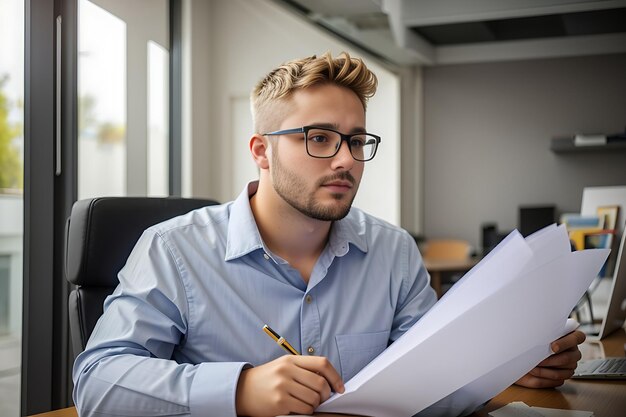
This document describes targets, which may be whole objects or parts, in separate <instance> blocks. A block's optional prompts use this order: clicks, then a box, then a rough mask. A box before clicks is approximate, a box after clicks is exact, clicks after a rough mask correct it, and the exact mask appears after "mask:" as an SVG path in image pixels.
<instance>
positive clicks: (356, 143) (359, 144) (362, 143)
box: [350, 138, 365, 148]
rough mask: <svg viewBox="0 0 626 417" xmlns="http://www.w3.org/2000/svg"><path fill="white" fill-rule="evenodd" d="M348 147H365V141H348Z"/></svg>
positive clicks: (360, 139) (358, 139)
mask: <svg viewBox="0 0 626 417" xmlns="http://www.w3.org/2000/svg"><path fill="white" fill-rule="evenodd" d="M350 146H352V147H353V148H361V147H363V146H365V141H364V140H363V138H352V139H350Z"/></svg>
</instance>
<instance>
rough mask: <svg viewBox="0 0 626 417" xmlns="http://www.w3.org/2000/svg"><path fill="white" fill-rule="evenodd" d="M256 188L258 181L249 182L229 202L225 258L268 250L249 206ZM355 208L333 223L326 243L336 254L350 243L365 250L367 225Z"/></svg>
mask: <svg viewBox="0 0 626 417" xmlns="http://www.w3.org/2000/svg"><path fill="white" fill-rule="evenodd" d="M258 188H259V182H258V181H251V182H249V183H248V184H247V185H246V187H245V188H244V189H243V191H242V192H241V193H240V194H239V196H238V197H237V199H236V200H235V201H234V202H233V203H232V206H231V209H230V219H229V222H228V238H227V242H226V256H225V260H226V261H230V260H232V259H236V258H239V257H242V256H244V255H247V254H248V253H250V252H253V251H255V250H257V249H264V250H265V251H266V252H268V250H267V249H266V248H265V245H264V244H263V240H262V239H261V234H260V233H259V228H258V227H257V224H256V221H255V219H254V215H253V214H252V209H251V208H250V197H252V196H253V195H254V194H255V193H256V191H257V189H258ZM357 211H359V210H358V209H351V210H350V213H348V215H347V216H346V217H345V218H343V219H341V220H338V221H335V222H334V223H333V226H332V228H331V231H330V238H329V247H330V249H331V250H332V251H333V252H334V254H335V255H336V256H344V255H345V254H346V253H348V247H349V244H350V243H352V244H353V245H354V246H356V247H357V248H358V249H359V250H360V251H361V252H367V249H368V245H367V238H366V236H365V233H366V226H365V222H361V221H359V220H358V218H359V217H360V216H359V215H358V214H357V213H355V212H357Z"/></svg>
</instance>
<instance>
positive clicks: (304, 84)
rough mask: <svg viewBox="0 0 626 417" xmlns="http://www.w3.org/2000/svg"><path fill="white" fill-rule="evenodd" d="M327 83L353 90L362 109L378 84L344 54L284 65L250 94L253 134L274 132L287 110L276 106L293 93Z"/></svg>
mask: <svg viewBox="0 0 626 417" xmlns="http://www.w3.org/2000/svg"><path fill="white" fill-rule="evenodd" d="M328 83H330V84H335V85H338V86H341V87H345V88H348V89H350V90H352V91H353V92H354V93H355V94H356V95H357V97H358V98H359V100H360V101H361V103H362V104H363V109H365V108H366V106H367V100H368V99H369V98H370V97H372V96H373V95H374V94H375V93H376V87H377V84H378V80H377V79H376V75H375V74H374V73H373V72H372V71H370V70H369V69H368V68H367V67H366V66H365V64H364V63H363V61H362V60H361V59H359V58H351V57H350V55H349V54H348V53H347V52H342V53H341V54H339V55H338V56H337V57H336V58H333V57H332V55H331V54H330V52H326V53H325V54H324V55H322V56H321V57H319V58H318V57H316V56H315V55H313V56H311V57H308V58H302V59H297V60H293V61H289V62H285V63H284V64H282V65H281V66H280V67H278V68H276V69H274V70H272V71H271V72H270V73H269V74H267V75H266V76H265V77H264V78H263V79H262V80H261V81H259V82H258V83H257V85H256V86H255V87H254V89H253V90H252V93H251V94H250V102H251V108H252V119H253V122H254V129H255V132H256V133H261V134H262V133H266V132H269V131H271V130H275V129H277V125H278V124H279V123H280V120H282V118H283V117H284V116H285V114H284V113H285V111H286V108H285V107H283V108H282V109H281V108H276V105H279V107H280V104H284V103H285V102H287V101H288V100H289V98H290V97H291V95H292V94H293V93H294V92H296V91H297V90H301V89H305V88H308V87H312V86H316V85H320V84H328Z"/></svg>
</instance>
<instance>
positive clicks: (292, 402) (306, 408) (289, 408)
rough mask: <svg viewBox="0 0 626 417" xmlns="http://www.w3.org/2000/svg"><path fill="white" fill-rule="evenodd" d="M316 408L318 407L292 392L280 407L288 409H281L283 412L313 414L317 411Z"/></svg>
mask: <svg viewBox="0 0 626 417" xmlns="http://www.w3.org/2000/svg"><path fill="white" fill-rule="evenodd" d="M315 408H316V407H313V406H312V405H310V404H308V403H307V402H305V401H302V400H301V399H299V398H296V397H294V396H293V395H291V394H288V397H287V398H286V399H285V401H284V402H283V404H281V407H280V409H281V410H286V411H281V413H282V414H292V413H293V414H313V413H314V412H315ZM272 415H274V414H272Z"/></svg>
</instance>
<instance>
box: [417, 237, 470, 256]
mask: <svg viewBox="0 0 626 417" xmlns="http://www.w3.org/2000/svg"><path fill="white" fill-rule="evenodd" d="M469 255H470V244H469V242H467V241H465V240H456V239H429V240H427V241H426V245H425V248H424V253H423V256H424V259H428V260H434V261H461V260H464V259H467V258H468V257H469Z"/></svg>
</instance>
